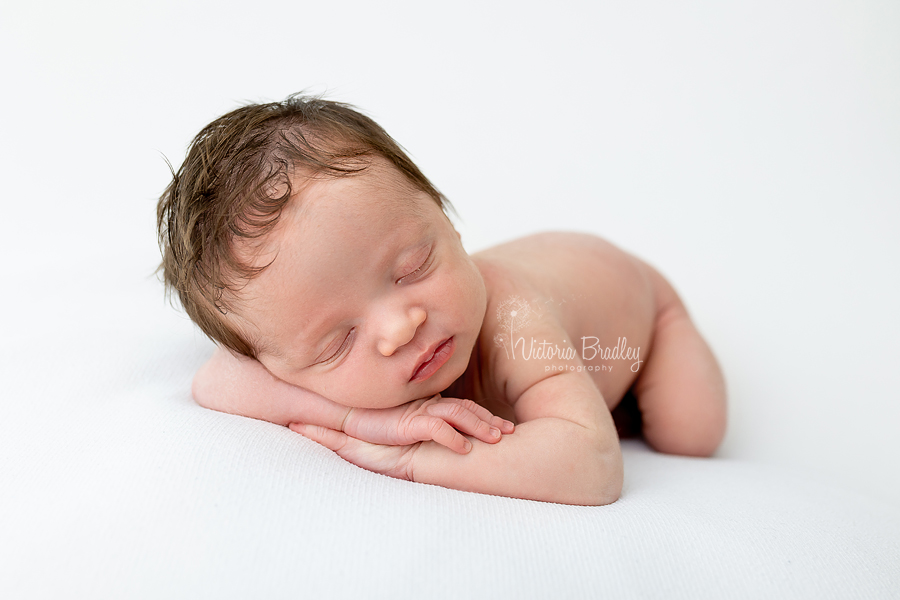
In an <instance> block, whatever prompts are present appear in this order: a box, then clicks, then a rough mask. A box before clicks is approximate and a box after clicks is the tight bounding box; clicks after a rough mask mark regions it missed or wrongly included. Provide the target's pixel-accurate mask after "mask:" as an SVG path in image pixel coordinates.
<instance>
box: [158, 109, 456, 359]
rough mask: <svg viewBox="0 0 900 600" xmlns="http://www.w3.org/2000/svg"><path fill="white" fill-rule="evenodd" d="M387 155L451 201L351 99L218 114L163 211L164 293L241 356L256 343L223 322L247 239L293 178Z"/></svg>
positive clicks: (439, 198) (358, 167)
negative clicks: (174, 294)
mask: <svg viewBox="0 0 900 600" xmlns="http://www.w3.org/2000/svg"><path fill="white" fill-rule="evenodd" d="M376 157H381V158H383V159H386V160H387V161H388V162H389V163H390V164H391V165H393V166H394V167H395V168H397V170H399V171H400V172H401V173H403V174H404V175H405V176H406V178H407V179H408V180H409V181H410V183H412V185H413V186H414V187H415V188H416V189H418V190H420V191H422V192H424V193H426V194H428V195H429V196H430V197H431V198H432V199H433V200H434V201H435V202H436V203H437V204H438V206H440V207H441V208H442V209H444V210H447V209H448V208H449V209H451V210H452V206H450V204H449V202H448V201H447V199H446V198H445V197H444V196H443V194H441V193H440V192H439V191H438V190H437V189H436V188H435V187H434V186H433V185H432V184H431V182H430V181H428V179H427V178H426V177H425V176H424V175H423V174H422V172H421V171H419V168H418V167H416V165H415V164H414V163H413V162H412V160H410V158H409V157H408V156H407V155H406V153H405V152H404V151H403V149H402V148H401V147H400V145H399V144H397V142H395V141H394V140H393V139H392V138H391V137H390V136H389V135H388V134H387V133H386V132H385V131H384V129H382V128H381V127H380V126H379V125H378V124H377V123H375V121H373V120H372V119H370V118H369V117H367V116H365V115H363V114H360V113H359V112H358V111H357V110H356V109H354V108H353V107H352V106H350V105H348V104H343V103H340V102H333V101H330V100H324V99H322V98H317V97H309V96H303V95H301V94H294V95H292V96H289V97H288V98H287V99H285V100H284V101H282V102H271V103H268V104H250V105H247V106H243V107H241V108H238V109H237V110H234V111H232V112H230V113H228V114H226V115H224V116H222V117H219V118H218V119H216V120H215V121H213V122H212V123H210V124H209V125H207V126H206V127H204V128H203V129H202V130H201V131H200V133H198V134H197V136H196V137H195V138H194V140H193V141H192V142H191V145H190V147H189V148H188V152H187V156H186V158H185V160H184V163H183V164H182V165H181V168H179V169H178V172H175V171H174V170H173V172H172V181H171V182H170V183H169V185H168V187H166V189H165V191H164V192H163V194H162V196H161V197H160V199H159V204H158V206H157V209H156V221H157V229H158V233H159V245H160V250H161V252H162V264H161V265H160V271H162V274H163V280H164V282H165V285H166V291H167V292H168V293H170V294H171V293H172V292H173V291H175V292H177V294H178V298H179V300H180V301H181V305H182V306H183V307H184V309H185V311H186V312H187V314H188V315H189V316H190V318H191V319H192V320H193V321H194V322H195V323H196V324H197V325H199V326H200V329H202V330H203V332H204V333H205V334H206V335H208V336H209V337H210V338H211V339H213V340H214V341H216V342H218V343H220V344H222V345H223V346H225V347H227V348H229V349H231V350H232V351H234V352H237V353H238V354H243V355H245V356H250V357H253V358H256V356H257V351H258V348H257V347H256V344H254V343H251V341H249V340H248V339H246V336H245V335H243V334H242V333H241V332H239V331H237V330H236V329H235V328H234V327H232V326H230V325H229V323H228V322H227V321H226V319H224V318H223V317H224V315H225V314H226V313H227V312H228V311H229V310H231V308H230V307H229V302H230V301H232V300H233V299H234V298H235V294H236V293H237V292H238V291H239V290H240V287H241V285H242V284H243V283H244V282H246V281H249V279H251V278H252V277H254V276H256V275H257V274H259V273H260V272H261V271H262V270H263V269H265V266H262V267H254V266H252V265H250V264H247V263H246V262H245V261H243V260H242V259H241V257H240V256H239V254H238V253H237V252H236V251H235V242H236V241H237V240H239V239H243V240H253V239H258V238H261V237H262V236H264V235H265V234H266V233H268V232H269V231H271V229H272V228H273V227H274V226H275V224H276V223H277V221H278V218H279V216H280V215H281V211H282V209H283V208H284V207H285V206H286V205H287V203H288V202H289V201H290V200H291V197H292V195H293V190H292V187H291V175H292V174H296V173H297V172H298V171H302V172H303V174H304V175H309V176H310V177H314V176H326V177H347V176H352V175H354V174H357V173H359V172H361V171H364V170H365V169H366V168H367V167H368V166H369V165H370V164H371V162H372V160H373V159H374V158H376Z"/></svg>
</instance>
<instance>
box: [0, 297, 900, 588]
mask: <svg viewBox="0 0 900 600" xmlns="http://www.w3.org/2000/svg"><path fill="white" fill-rule="evenodd" d="M158 292H159V287H158V286H157V285H156V284H154V283H153V282H144V283H143V284H141V285H138V286H133V287H131V288H130V289H129V288H126V289H125V290H124V291H123V292H122V293H123V297H120V298H112V299H111V300H114V301H115V305H116V306H118V307H119V308H118V309H116V308H113V307H110V308H109V309H108V310H99V311H97V313H98V314H99V313H101V312H102V313H103V314H104V315H105V320H106V322H107V323H108V324H109V325H110V328H108V329H106V330H102V329H101V330H98V329H97V328H95V327H93V326H91V323H92V321H93V319H88V320H87V321H86V322H84V323H82V324H81V326H77V325H73V326H72V328H71V329H70V330H69V331H67V332H64V333H65V335H62V336H61V337H65V338H67V339H69V340H73V343H72V344H65V345H57V346H55V347H54V346H53V345H48V344H44V343H41V342H39V341H34V340H31V341H26V340H25V339H24V338H19V339H18V340H16V342H17V343H14V344H12V345H11V346H9V347H7V348H5V349H4V351H3V355H2V364H3V370H2V380H3V382H4V385H5V391H4V394H5V397H6V398H7V400H9V399H11V398H14V399H15V400H16V401H15V402H9V401H7V402H5V403H4V413H5V414H4V419H3V421H2V425H0V427H2V430H0V433H2V436H0V453H2V456H3V461H2V467H0V469H2V471H0V474H2V481H3V491H2V495H0V506H2V508H3V510H2V511H0V531H2V536H0V565H2V567H0V597H3V598H59V597H67V598H248V597H255V598H299V597H309V598H363V597H365V598H418V597H432V598H460V597H467V598H505V597H516V598H549V597H566V598H598V597H614V598H763V597H787V598H816V599H820V598H896V597H897V593H898V590H900V524H898V519H897V511H896V510H891V509H889V508H888V507H886V506H885V505H882V504H879V503H878V502H875V501H871V500H868V499H866V498H864V497H862V496H858V495H855V494H851V493H848V492H845V491H841V490H839V489H837V488H832V487H828V486H824V485H822V484H820V483H816V482H813V481H811V480H805V479H803V478H800V477H798V476H797V474H796V473H792V472H790V471H785V470H780V469H777V468H775V467H770V466H763V465H760V464H755V463H751V462H742V461H737V460H724V459H713V460H700V459H687V458H677V457H671V456H663V455H659V454H656V453H653V452H651V451H650V450H648V449H646V447H644V446H643V445H642V444H640V443H638V442H628V443H626V444H625V448H624V450H625V468H626V479H625V489H624V491H623V494H622V497H621V499H620V500H619V501H618V502H616V503H615V504H613V505H612V506H609V507H573V506H564V505H556V504H547V503H540V502H532V501H525V500H517V499H508V498H500V497H493V496H485V495H479V494H472V493H465V492H458V491H454V490H447V489H444V488H440V487H436V486H429V485H423V484H416V483H411V482H404V481H398V480H394V479H390V478H388V477H384V476H380V475H376V474H373V473H369V472H367V471H365V470H362V469H359V468H357V467H355V466H353V465H350V464H349V463H346V462H344V461H343V460H342V459H340V458H339V457H338V456H337V455H335V454H333V453H332V452H330V451H329V450H327V449H325V448H323V447H321V446H318V445H316V444H315V443H313V442H311V441H309V440H306V439H304V438H302V437H301V436H298V435H296V434H294V433H292V432H291V431H289V430H288V429H286V428H283V427H278V426H275V425H272V424H269V423H264V422H261V421H255V420H251V419H245V418H241V417H235V416H231V415H225V414H220V413H215V412H212V411H208V410H205V409H202V408H200V407H198V406H196V405H195V404H194V403H193V402H192V401H191V399H190V396H189V382H190V378H191V375H192V373H193V371H194V370H195V369H196V367H197V366H198V365H199V364H201V362H202V361H203V360H205V358H206V357H207V356H208V354H209V352H210V350H211V346H210V344H209V342H207V341H206V340H205V339H203V338H202V337H200V336H199V335H198V334H196V333H194V332H193V331H192V329H191V327H190V326H189V324H188V323H186V322H185V321H184V320H183V319H179V318H177V317H175V316H174V315H175V313H174V312H173V311H171V309H169V308H167V307H165V306H162V305H161V302H159V301H158V297H155V298H154V297H153V295H154V294H157V293H158ZM129 293H130V294H131V295H132V297H131V299H132V300H133V302H131V303H127V302H125V300H127V299H128V294H129ZM91 300H92V299H91V298H90V296H89V297H87V298H86V299H85V301H86V302H90V301H91ZM93 300H94V301H97V300H99V297H96V298H93ZM98 304H99V302H98ZM35 308H36V310H38V309H39V307H35ZM138 313H143V314H142V315H141V318H138V316H139V315H138ZM116 326H118V327H116ZM62 333H63V332H60V334H62ZM75 341H77V345H76V344H75V343H74V342H75ZM36 356H40V360H39V361H36V360H35V357H36ZM46 365H59V366H60V368H59V369H57V370H55V371H52V370H48V369H46V368H44V367H46Z"/></svg>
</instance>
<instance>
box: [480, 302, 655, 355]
mask: <svg viewBox="0 0 900 600" xmlns="http://www.w3.org/2000/svg"><path fill="white" fill-rule="evenodd" d="M540 316H541V314H540V313H539V312H538V311H537V310H535V309H534V308H532V306H531V304H529V303H528V301H527V300H525V299H524V298H520V297H519V296H510V297H509V298H507V299H506V300H504V301H503V302H501V303H500V305H499V306H498V307H497V322H498V324H499V329H500V331H499V333H497V334H496V335H495V336H494V344H496V345H497V347H498V348H503V351H504V352H505V353H506V358H510V359H513V360H515V359H516V358H517V351H519V352H521V358H522V359H523V360H532V359H547V360H554V359H557V360H566V361H569V360H574V359H575V358H576V356H577V353H576V351H575V348H573V347H572V346H570V345H569V344H568V343H567V342H566V340H563V346H562V347H560V346H558V345H557V344H555V343H552V342H548V341H547V340H543V341H538V340H536V339H535V338H533V337H531V336H529V340H528V341H526V340H525V337H524V336H522V335H518V336H517V335H516V334H517V333H518V332H521V331H522V330H523V329H524V328H525V327H526V326H528V325H529V324H530V323H531V322H532V321H533V320H534V319H536V318H539V317H540ZM597 359H599V360H601V361H613V360H630V361H632V364H631V371H632V372H634V373H637V371H638V369H640V367H641V363H643V362H644V361H643V360H641V348H640V346H638V347H637V348H632V347H630V346H628V340H627V338H624V337H620V338H618V340H617V341H616V345H615V346H614V347H608V346H607V347H601V346H600V339H599V338H597V337H595V336H583V337H582V338H581V360H582V361H584V362H587V361H590V360H597ZM612 369H613V365H561V366H560V365H546V366H545V370H547V371H557V370H560V371H612Z"/></svg>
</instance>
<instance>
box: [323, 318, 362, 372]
mask: <svg viewBox="0 0 900 600" xmlns="http://www.w3.org/2000/svg"><path fill="white" fill-rule="evenodd" d="M355 331H356V327H354V328H353V329H351V330H350V331H349V332H348V333H347V337H345V338H344V341H343V343H341V347H340V348H338V349H337V350H336V351H335V353H334V354H332V355H331V356H329V357H328V358H326V359H325V360H323V361H321V362H319V364H320V365H328V364H331V363H333V362H334V361H336V360H337V359H338V358H340V356H341V354H343V353H344V350H345V349H346V348H347V347H348V346H349V345H350V342H351V341H352V338H353V333H354V332H355Z"/></svg>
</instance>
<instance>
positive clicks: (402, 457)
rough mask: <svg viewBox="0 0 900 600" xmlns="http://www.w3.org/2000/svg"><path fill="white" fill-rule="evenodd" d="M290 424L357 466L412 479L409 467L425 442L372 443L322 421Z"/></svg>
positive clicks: (391, 475) (297, 430) (300, 432)
mask: <svg viewBox="0 0 900 600" xmlns="http://www.w3.org/2000/svg"><path fill="white" fill-rule="evenodd" d="M290 428H291V429H292V430H293V431H295V432H297V433H299V434H300V435H302V436H303V437H305V438H308V439H311V440H312V441H314V442H318V443H319V444H322V445H323V446H325V447H326V448H328V449H329V450H333V451H334V452H336V453H337V454H338V456H340V457H341V458H343V459H344V460H346V461H347V462H351V463H353V464H354V465H356V466H357V467H362V468H363V469H367V470H369V471H374V472H375V473H381V474H382V475H387V476H389V477H396V478H397V479H406V480H408V481H412V475H413V474H412V471H411V469H410V466H411V464H412V457H413V455H414V454H415V452H416V450H418V449H419V448H420V447H421V445H422V444H421V442H418V443H415V444H412V445H408V446H387V445H383V444H370V443H369V442H364V441H362V440H358V439H356V438H354V437H350V436H349V435H347V434H346V433H343V432H341V431H335V430H334V429H329V428H327V427H323V426H321V425H305V424H303V423H291V424H290Z"/></svg>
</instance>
